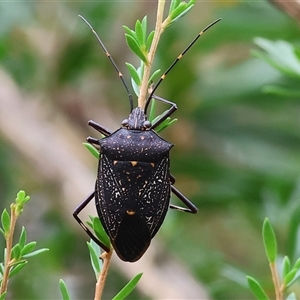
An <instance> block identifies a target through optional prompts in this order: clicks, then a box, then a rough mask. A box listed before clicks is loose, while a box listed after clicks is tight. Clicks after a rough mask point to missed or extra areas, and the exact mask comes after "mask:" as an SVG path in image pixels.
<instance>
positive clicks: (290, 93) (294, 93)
mask: <svg viewBox="0 0 300 300" xmlns="http://www.w3.org/2000/svg"><path fill="white" fill-rule="evenodd" d="M262 91H263V93H266V94H274V95H277V96H284V97H291V98H292V97H293V98H295V99H296V100H298V98H299V97H300V90H299V89H291V88H283V87H279V86H274V85H266V86H264V87H263V88H262Z"/></svg>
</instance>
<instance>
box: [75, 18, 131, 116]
mask: <svg viewBox="0 0 300 300" xmlns="http://www.w3.org/2000/svg"><path fill="white" fill-rule="evenodd" d="M78 17H79V18H81V19H82V20H83V21H84V22H85V23H86V24H87V25H88V26H89V27H90V29H91V30H92V32H93V34H94V35H95V37H96V38H97V41H98V42H99V44H100V46H101V48H102V49H103V51H104V52H105V55H106V56H107V58H108V59H109V60H110V62H111V63H112V65H113V66H114V68H115V70H116V71H117V73H118V76H119V77H120V79H121V81H122V83H123V85H124V87H125V89H126V91H127V94H128V98H129V103H130V112H131V111H132V110H133V99H132V94H131V93H130V91H129V88H128V86H127V84H126V83H125V81H124V78H123V74H122V73H121V71H120V70H119V68H118V66H117V65H116V63H115V61H114V60H113V58H112V57H111V55H110V54H109V52H108V51H107V49H106V47H105V46H104V44H103V42H102V41H101V39H100V37H99V36H98V34H97V32H96V31H95V30H94V28H93V27H92V25H91V24H90V23H89V22H88V21H87V20H86V19H85V18H84V17H83V16H81V15H78Z"/></svg>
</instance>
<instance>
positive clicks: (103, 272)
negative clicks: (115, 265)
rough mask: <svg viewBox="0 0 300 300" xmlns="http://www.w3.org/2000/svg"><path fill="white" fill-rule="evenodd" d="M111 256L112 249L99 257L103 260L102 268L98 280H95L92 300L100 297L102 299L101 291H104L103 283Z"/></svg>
mask: <svg viewBox="0 0 300 300" xmlns="http://www.w3.org/2000/svg"><path fill="white" fill-rule="evenodd" d="M112 254H113V249H111V250H110V251H109V252H104V253H103V254H102V255H101V259H103V266H102V269H101V272H100V274H99V276H98V280H97V283H96V289H95V298H94V300H100V299H101V297H102V294H103V289H104V286H105V281H106V278H107V274H108V269H109V265H110V261H111V258H112Z"/></svg>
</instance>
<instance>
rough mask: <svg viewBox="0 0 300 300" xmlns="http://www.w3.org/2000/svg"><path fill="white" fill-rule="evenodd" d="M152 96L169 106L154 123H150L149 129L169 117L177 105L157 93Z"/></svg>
mask: <svg viewBox="0 0 300 300" xmlns="http://www.w3.org/2000/svg"><path fill="white" fill-rule="evenodd" d="M152 98H153V99H155V100H157V101H160V102H163V103H166V104H169V105H171V107H170V108H169V109H168V110H167V111H166V112H165V113H163V114H162V116H161V117H160V118H159V119H158V120H157V121H156V122H155V123H154V124H152V126H151V129H155V128H156V127H157V126H158V125H159V124H161V123H162V122H163V121H164V120H165V119H167V118H168V117H170V116H171V115H172V114H173V113H174V112H175V111H176V110H177V105H176V103H174V102H171V101H169V100H167V99H164V98H162V97H159V96H157V95H152Z"/></svg>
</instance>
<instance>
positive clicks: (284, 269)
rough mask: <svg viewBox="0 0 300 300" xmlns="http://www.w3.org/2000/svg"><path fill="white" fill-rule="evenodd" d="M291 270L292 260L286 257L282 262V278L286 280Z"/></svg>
mask: <svg viewBox="0 0 300 300" xmlns="http://www.w3.org/2000/svg"><path fill="white" fill-rule="evenodd" d="M290 270H291V262H290V259H289V258H288V257H287V256H285V257H284V259H283V261H282V275H283V276H282V277H283V278H284V277H285V276H286V275H287V274H288V273H289V272H290Z"/></svg>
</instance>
